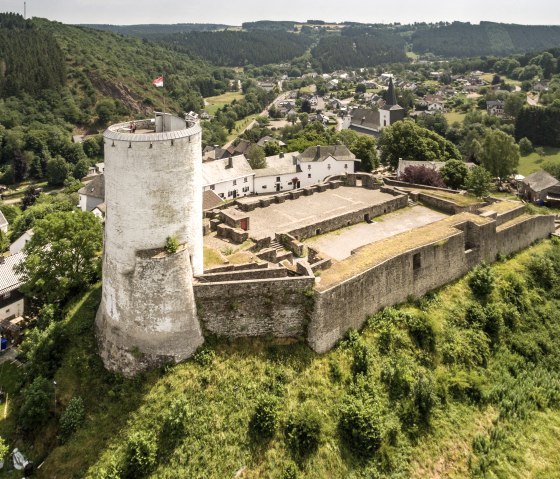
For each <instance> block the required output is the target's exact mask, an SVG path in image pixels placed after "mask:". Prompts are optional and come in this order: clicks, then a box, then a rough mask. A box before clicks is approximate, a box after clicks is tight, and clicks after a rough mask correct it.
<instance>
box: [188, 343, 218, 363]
mask: <svg viewBox="0 0 560 479" xmlns="http://www.w3.org/2000/svg"><path fill="white" fill-rule="evenodd" d="M215 358H216V353H215V352H214V351H213V350H211V349H210V348H208V347H206V346H204V347H202V348H201V349H199V350H198V351H197V352H196V354H195V355H194V356H193V360H194V362H196V363H198V364H200V365H201V366H210V365H211V364H212V363H213V362H214V359H215Z"/></svg>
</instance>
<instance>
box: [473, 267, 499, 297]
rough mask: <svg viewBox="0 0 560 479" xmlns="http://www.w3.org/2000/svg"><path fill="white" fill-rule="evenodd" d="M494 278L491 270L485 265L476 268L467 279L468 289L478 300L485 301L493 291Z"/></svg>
mask: <svg viewBox="0 0 560 479" xmlns="http://www.w3.org/2000/svg"><path fill="white" fill-rule="evenodd" d="M494 284H495V276H494V272H493V271H492V268H491V267H490V266H488V265H487V264H485V263H482V264H481V265H479V266H477V267H476V268H475V269H474V270H473V271H472V273H471V275H470V277H469V287H470V288H471V291H472V292H473V294H474V296H475V297H477V298H478V299H482V300H484V299H486V298H487V297H488V296H489V295H490V293H492V291H493V290H494Z"/></svg>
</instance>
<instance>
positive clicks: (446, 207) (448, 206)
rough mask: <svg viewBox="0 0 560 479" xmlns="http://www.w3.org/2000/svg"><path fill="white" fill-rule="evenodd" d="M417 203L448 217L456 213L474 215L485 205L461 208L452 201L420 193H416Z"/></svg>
mask: <svg viewBox="0 0 560 479" xmlns="http://www.w3.org/2000/svg"><path fill="white" fill-rule="evenodd" d="M411 196H412V195H411ZM418 201H421V202H422V203H424V204H426V205H428V206H431V207H432V208H435V209H437V210H440V211H443V212H444V213H448V214H450V215H454V214H457V213H476V212H477V211H478V210H479V209H480V208H481V207H482V206H485V205H486V203H484V202H480V203H476V204H473V205H465V206H462V205H458V204H457V203H455V202H453V201H452V200H446V199H444V198H438V197H436V196H432V195H430V194H427V193H421V192H418Z"/></svg>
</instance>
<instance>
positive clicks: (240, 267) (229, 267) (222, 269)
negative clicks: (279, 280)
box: [204, 263, 268, 274]
mask: <svg viewBox="0 0 560 479" xmlns="http://www.w3.org/2000/svg"><path fill="white" fill-rule="evenodd" d="M267 268H268V263H243V264H226V265H224V266H217V267H215V268H210V269H207V270H205V271H204V274H212V273H226V272H230V271H247V270H253V269H267Z"/></svg>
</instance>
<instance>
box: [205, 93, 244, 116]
mask: <svg viewBox="0 0 560 479" xmlns="http://www.w3.org/2000/svg"><path fill="white" fill-rule="evenodd" d="M243 97H244V95H243V93H240V92H237V91H230V92H227V93H224V94H223V95H218V96H209V97H208V98H205V99H204V102H205V105H206V111H207V112H208V113H209V114H210V115H214V114H215V113H216V112H217V111H218V110H219V109H220V108H222V107H223V106H224V105H228V104H229V103H231V102H232V101H233V100H241V99H243Z"/></svg>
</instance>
